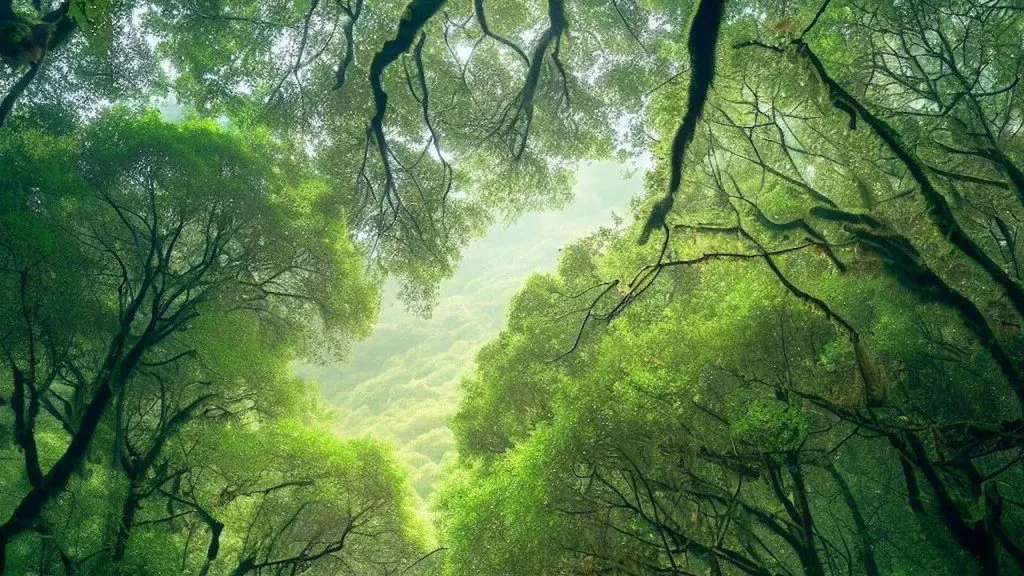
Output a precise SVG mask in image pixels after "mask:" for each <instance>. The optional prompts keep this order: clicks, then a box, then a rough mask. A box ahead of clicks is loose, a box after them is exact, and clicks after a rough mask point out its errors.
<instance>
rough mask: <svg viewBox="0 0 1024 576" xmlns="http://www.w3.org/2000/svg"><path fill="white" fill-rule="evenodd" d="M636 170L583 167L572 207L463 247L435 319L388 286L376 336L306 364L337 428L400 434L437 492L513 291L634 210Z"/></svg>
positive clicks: (417, 477)
mask: <svg viewBox="0 0 1024 576" xmlns="http://www.w3.org/2000/svg"><path fill="white" fill-rule="evenodd" d="M630 172H633V171H631V170H630V169H629V167H628V166H626V165H622V164H615V163H593V164H588V165H584V166H581V167H580V168H579V169H578V170H577V172H576V184H575V199H574V201H573V202H572V203H571V204H569V205H568V206H567V207H566V208H565V209H564V210H562V211H559V212H543V213H531V214H526V215H524V216H523V217H522V218H520V219H519V220H518V221H516V222H515V223H513V224H511V225H509V226H505V225H502V224H497V225H495V226H494V227H493V228H492V229H491V230H490V231H489V232H488V233H487V234H486V235H485V236H484V237H483V238H480V239H478V240H476V241H475V242H473V243H471V244H470V245H469V246H468V247H467V248H466V250H465V251H464V252H463V259H462V262H461V264H460V266H459V269H458V270H457V272H456V273H455V275H454V276H453V277H452V278H450V279H448V280H447V281H445V282H443V283H442V285H441V291H440V298H439V300H438V304H437V306H436V308H435V309H434V311H433V314H432V316H431V317H430V318H429V319H424V318H421V317H418V316H416V315H415V314H412V313H410V312H408V311H406V309H405V305H404V304H403V303H402V302H400V301H399V300H398V299H397V297H396V293H397V290H396V289H395V287H394V286H388V287H387V288H386V289H385V293H384V299H383V304H382V307H381V312H380V320H379V322H378V324H377V326H376V328H375V330H374V333H373V335H372V336H371V337H370V338H368V339H367V340H365V341H363V342H360V343H358V344H356V345H355V346H354V348H353V350H352V353H351V354H350V356H349V359H348V360H347V361H345V362H342V363H337V364H333V365H327V366H304V367H302V368H301V369H300V371H299V372H300V375H302V376H303V377H305V378H311V379H314V380H316V381H317V382H318V383H319V385H320V389H321V393H322V397H323V398H324V400H325V401H326V402H327V404H328V405H329V406H330V407H331V408H332V409H333V410H334V412H335V421H336V425H335V429H336V432H337V433H338V434H340V435H342V436H346V437H351V436H363V435H370V436H374V437H378V438H383V439H386V440H390V441H393V442H394V443H395V445H396V447H397V450H398V454H399V457H400V458H401V459H402V460H403V462H404V463H405V464H406V466H407V467H408V469H409V473H410V476H411V480H412V483H413V485H414V486H415V488H416V491H417V493H418V494H419V495H420V497H421V498H422V499H423V501H427V500H429V498H430V496H431V494H432V493H433V490H434V488H435V487H436V485H437V482H438V480H439V477H440V473H441V470H442V466H443V462H444V460H445V459H446V458H451V457H453V456H454V448H455V444H454V440H453V437H452V433H451V431H450V430H449V429H448V426H447V422H448V418H449V417H450V416H451V415H452V414H453V413H454V412H455V410H456V408H457V407H458V383H459V380H460V378H461V376H462V375H463V374H465V373H466V372H467V371H469V370H472V368H473V361H474V357H475V355H476V352H477V350H478V349H479V348H480V347H481V346H482V345H483V344H485V343H486V342H487V341H489V340H490V339H491V338H493V337H495V336H497V334H498V332H499V331H500V330H501V328H502V327H503V326H504V324H505V314H506V308H507V305H508V302H509V299H510V298H511V297H512V296H513V295H515V293H516V292H518V290H519V289H520V287H521V286H523V284H524V283H525V281H526V279H527V278H528V277H529V276H530V275H531V274H534V273H539V272H552V271H554V269H555V266H556V263H557V259H558V255H559V250H560V249H561V248H562V247H563V246H565V245H566V244H569V243H571V242H572V241H573V240H575V239H578V238H581V237H583V236H585V235H586V234H588V233H590V232H592V231H594V230H596V229H597V228H598V227H600V226H602V225H610V224H611V223H612V222H613V214H615V215H617V216H619V217H622V218H626V217H628V215H629V202H630V199H631V198H632V197H633V196H634V195H637V194H638V193H639V192H640V191H641V188H642V178H641V176H640V175H639V174H638V173H634V174H631V173H630Z"/></svg>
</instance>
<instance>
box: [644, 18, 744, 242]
mask: <svg viewBox="0 0 1024 576" xmlns="http://www.w3.org/2000/svg"><path fill="white" fill-rule="evenodd" d="M724 12H725V0H701V2H700V4H699V5H698V6H697V13H696V14H695V15H694V17H693V22H691V23H690V37H689V40H688V41H687V48H688V49H689V52H690V88H689V93H688V95H687V99H686V114H684V115H683V120H682V122H681V123H680V124H679V128H678V129H677V130H676V135H675V138H673V140H672V157H671V159H670V161H669V184H668V193H667V194H666V195H665V197H664V198H662V199H661V201H660V202H658V204H657V205H656V206H655V207H654V209H653V210H651V215H650V216H649V217H648V218H647V223H646V224H644V228H643V231H642V232H641V233H640V239H639V243H640V244H646V243H647V240H648V239H650V237H651V233H652V232H654V231H655V230H657V229H658V228H662V227H663V226H664V224H665V218H666V217H667V216H668V213H669V211H670V210H672V203H673V202H674V201H675V195H676V193H677V192H678V191H679V186H680V184H681V183H682V179H683V161H684V159H685V157H686V150H687V148H689V146H690V143H691V142H693V136H694V134H695V133H696V131H697V122H698V121H700V118H701V116H702V115H703V114H704V104H705V103H706V102H707V99H708V92H709V91H710V89H711V83H712V81H714V78H715V50H716V47H717V45H718V30H719V28H720V27H721V25H722V17H723V14H724Z"/></svg>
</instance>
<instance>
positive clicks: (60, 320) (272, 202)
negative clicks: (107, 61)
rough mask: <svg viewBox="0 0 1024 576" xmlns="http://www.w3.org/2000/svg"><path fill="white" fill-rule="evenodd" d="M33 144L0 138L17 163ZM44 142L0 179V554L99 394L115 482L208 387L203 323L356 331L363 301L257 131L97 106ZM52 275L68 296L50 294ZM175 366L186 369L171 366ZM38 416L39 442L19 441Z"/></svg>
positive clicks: (295, 344)
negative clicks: (2, 222) (11, 460)
mask: <svg viewBox="0 0 1024 576" xmlns="http://www.w3.org/2000/svg"><path fill="white" fill-rule="evenodd" d="M38 138H43V137H42V136H39V135H36V134H31V133H29V134H26V135H20V134H19V135H15V136H12V137H10V138H8V139H7V140H6V141H7V143H8V145H9V146H10V149H11V150H12V153H14V154H18V155H21V157H22V158H23V159H26V160H27V159H31V157H32V155H33V154H34V151H35V150H34V149H33V148H31V147H28V145H31V144H32V143H34V142H37V141H38ZM47 144H48V146H47V147H44V148H43V150H44V151H43V153H42V155H43V158H40V159H38V161H37V162H36V163H33V164H27V165H26V164H22V163H19V162H13V163H10V164H9V166H10V170H11V171H12V175H11V176H12V177H11V178H10V179H8V180H6V181H9V182H12V183H13V184H14V186H12V187H11V188H8V189H7V190H8V193H7V194H6V195H5V204H6V205H7V206H9V207H10V208H11V209H10V210H9V211H7V212H6V213H5V214H6V215H7V218H9V221H10V222H11V223H12V226H10V227H6V228H5V238H4V239H3V246H4V249H5V250H4V252H5V262H4V281H5V282H6V283H7V293H9V294H12V295H16V297H12V298H9V299H5V300H4V307H5V313H4V318H5V327H4V334H5V338H4V348H3V349H4V356H5V364H6V366H7V369H8V370H9V371H10V373H11V383H12V390H11V394H10V406H11V409H12V411H13V415H14V429H15V434H14V436H15V439H16V443H17V446H18V449H19V450H20V451H21V452H22V455H23V459H24V470H23V478H24V482H25V490H24V492H23V493H22V495H20V496H16V500H14V502H13V503H12V504H9V506H10V508H8V512H7V515H6V519H5V521H4V523H3V524H2V527H0V535H2V541H3V545H4V546H3V549H6V546H7V544H8V542H9V541H10V540H11V539H12V538H14V537H16V536H18V535H20V534H22V533H24V532H26V531H27V530H31V529H33V527H34V526H35V524H36V523H37V522H38V521H39V520H40V518H41V517H42V515H43V512H44V508H45V506H46V505H47V503H49V502H50V501H51V500H53V499H54V498H55V497H57V496H58V495H59V494H60V493H61V492H62V491H63V490H64V489H65V488H66V487H67V485H68V482H69V481H70V480H71V478H72V476H73V475H74V473H75V471H76V470H78V469H80V468H81V466H82V465H83V463H84V461H85V460H86V458H87V457H88V455H89V454H90V452H93V451H95V446H96V442H95V439H96V437H97V433H98V432H99V431H100V429H101V427H102V425H103V422H104V421H105V417H106V416H107V415H108V414H109V411H110V407H111V405H112V404H114V405H116V408H115V409H114V412H115V414H114V416H115V418H116V420H118V421H119V423H118V424H116V425H115V426H114V432H115V435H116V436H118V438H117V439H116V441H115V444H116V448H115V451H114V453H115V455H116V457H118V458H121V459H122V463H123V465H124V468H125V470H126V472H128V473H129V478H132V476H137V475H140V474H145V472H146V470H147V469H149V468H151V467H152V466H153V465H154V462H155V460H156V458H157V457H158V454H159V450H160V447H161V446H162V444H163V443H164V441H165V440H166V436H167V435H169V434H170V433H171V431H172V430H173V428H174V427H175V426H176V425H177V424H176V422H177V421H178V420H180V419H183V418H185V417H186V416H187V415H188V414H190V413H192V412H195V411H196V410H197V409H199V408H200V407H201V406H202V405H203V404H204V403H205V402H207V401H210V400H212V399H213V398H214V397H215V396H216V393H215V392H214V390H212V389H210V387H209V385H208V384H206V383H204V382H203V381H202V380H203V371H202V369H201V368H199V367H200V366H202V367H205V368H207V371H208V370H209V367H210V366H211V363H212V364H213V366H214V367H216V363H217V362H224V361H225V360H226V358H225V357H224V356H223V355H220V356H219V357H218V355H217V354H216V348H217V346H219V345H224V344H228V343H230V340H226V339H225V340H221V341H220V342H214V343H204V344H206V345H207V347H200V346H196V344H199V343H200V342H201V340H200V341H198V342H197V340H195V339H202V338H203V337H210V336H211V334H210V333H209V332H208V331H207V332H206V334H204V328H205V329H206V330H210V329H213V330H214V334H216V333H217V332H220V333H221V336H223V331H224V330H225V329H226V326H231V327H232V329H234V330H238V329H240V328H243V327H245V328H247V329H249V330H252V331H253V332H254V333H256V334H259V337H260V338H263V339H267V338H270V337H271V335H272V336H273V338H272V339H270V340H269V343H270V344H271V345H272V346H275V347H281V348H283V349H284V350H289V349H290V350H292V351H298V350H303V349H309V347H310V346H312V345H314V344H316V343H318V339H317V338H315V334H316V332H315V328H311V326H312V325H313V323H314V322H319V323H320V325H321V326H322V327H323V329H324V330H326V331H327V332H326V333H329V334H333V335H335V336H334V337H335V338H338V337H340V338H344V337H346V335H350V334H359V333H360V332H362V331H364V330H365V329H366V326H367V324H368V321H369V320H370V319H371V318H372V306H373V305H374V303H375V301H376V288H375V284H374V283H373V281H372V279H368V278H366V277H364V276H363V274H362V273H361V269H360V264H359V261H360V256H359V252H358V249H356V248H355V247H354V246H353V245H352V244H351V242H350V241H349V239H348V231H347V229H346V228H345V225H344V219H343V217H342V216H341V214H340V213H338V212H332V211H331V208H330V205H329V204H327V203H325V200H324V187H323V186H322V185H321V184H319V183H317V182H316V181H315V180H309V179H304V178H302V176H301V175H302V172H301V165H294V164H292V165H289V164H285V165H284V166H281V165H279V164H276V162H274V161H273V160H272V159H273V158H275V157H278V158H282V159H287V158H288V156H287V152H288V151H287V149H286V148H284V147H281V146H278V145H275V144H273V143H272V142H271V141H269V140H268V139H266V138H263V139H260V138H254V139H252V140H251V141H249V142H246V141H244V140H243V139H242V138H241V137H239V136H235V135H230V134H226V133H223V132H221V131H219V130H217V129H216V128H215V127H213V126H212V125H211V124H209V123H202V122H199V123H189V124H184V125H181V126H172V125H169V124H165V123H163V122H162V121H161V120H160V119H159V118H158V117H156V116H155V115H152V114H151V115H144V116H141V117H134V116H132V115H130V114H127V113H125V112H114V113H111V114H110V115H108V116H106V117H104V118H101V119H99V120H96V121H94V122H92V123H90V124H89V125H88V127H86V128H83V129H82V130H81V131H80V132H79V133H78V134H76V137H75V138H72V139H68V140H65V141H61V142H58V143H52V142H48V143H47ZM36 150H37V149H36ZM54 163H56V166H55V165H54ZM54 175H58V176H57V178H58V181H57V182H54V181H53V177H54ZM325 210H327V211H326V212H325ZM40 247H42V248H43V249H44V250H43V251H40V250H39V248H40ZM57 278H60V279H61V281H60V285H61V286H66V287H67V290H68V292H64V291H62V290H50V287H51V284H53V282H54V279H57ZM218 322H224V323H227V324H226V325H225V327H221V328H218V327H217V323H218ZM257 341H258V340H257ZM249 342H253V341H252V340H250V341H249ZM246 343H248V342H246ZM211 344H212V345H211ZM193 346H195V347H193ZM293 353H294V352H293ZM207 358H209V361H208V362H207ZM238 360H242V359H241V358H239V359H238ZM243 361H244V360H243ZM193 363H195V366H194V367H193V368H192V371H193V374H194V375H195V376H198V380H192V379H191V378H189V377H185V378H181V377H180V376H179V375H178V374H180V373H181V372H185V373H186V374H187V373H188V372H189V368H187V367H186V366H188V365H193ZM222 366H223V364H222ZM277 369H278V370H280V368H277ZM196 370H200V371H199V372H198V373H196V372H195V371H196ZM234 370H237V368H234ZM174 372H178V374H174ZM214 372H216V368H214ZM251 375H252V376H258V375H259V373H258V372H257V373H253V374H251ZM226 376H227V377H228V378H231V377H232V376H233V375H232V374H230V368H228V374H226ZM172 377H173V378H174V379H173V380H171V381H170V382H169V384H168V383H167V382H165V381H164V379H165V378H166V379H171V378H172ZM154 383H156V384H157V385H158V386H161V389H160V392H161V394H160V398H161V401H165V402H167V403H168V404H164V405H162V406H161V408H162V409H163V412H161V414H160V418H159V419H157V420H156V421H155V422H153V421H146V422H145V424H144V426H146V427H153V426H155V429H152V428H151V434H153V435H155V436H153V437H152V438H151V439H150V446H148V447H147V448H146V449H145V450H146V451H145V452H144V453H143V452H138V453H136V454H132V453H131V451H133V450H134V448H133V446H134V440H135V439H134V438H128V439H127V441H125V440H126V439H125V438H123V437H121V433H122V432H123V431H124V426H123V424H124V420H125V419H130V418H132V416H133V414H131V413H126V412H125V410H126V409H125V402H126V401H127V402H130V401H131V400H132V399H133V396H134V393H135V391H136V390H137V388H136V387H147V386H153V385H154ZM165 384H168V385H170V386H171V387H172V389H171V390H170V391H168V390H165V389H164V388H163V386H164V385H165ZM233 384H235V383H234V382H230V380H229V382H228V385H233ZM196 387H198V388H199V390H198V391H195V388H196ZM167 394H170V396H167ZM189 394H191V395H192V397H191V398H190V397H189V396H187V395H189ZM181 395H185V396H184V398H182V396H181ZM234 400H235V401H236V402H237V401H238V399H234ZM175 401H177V403H176V404H175V405H173V406H172V405H171V403H174V402H175ZM140 416H143V417H144V415H140ZM41 418H42V419H41ZM54 426H59V428H57V430H59V432H57V434H58V439H56V441H53V440H51V441H50V443H51V445H50V446H48V448H49V449H50V452H49V453H43V454H41V453H40V449H39V446H38V442H37V436H38V435H39V434H42V433H45V434H46V435H48V436H51V435H52V434H54V432H55V430H54ZM129 432H130V433H134V432H136V431H135V430H129ZM61 435H63V436H64V437H63V438H60V436H61ZM161 436H163V438H162V437H161ZM123 451H127V452H128V453H127V454H125V453H123ZM132 479H133V480H134V478H132Z"/></svg>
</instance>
